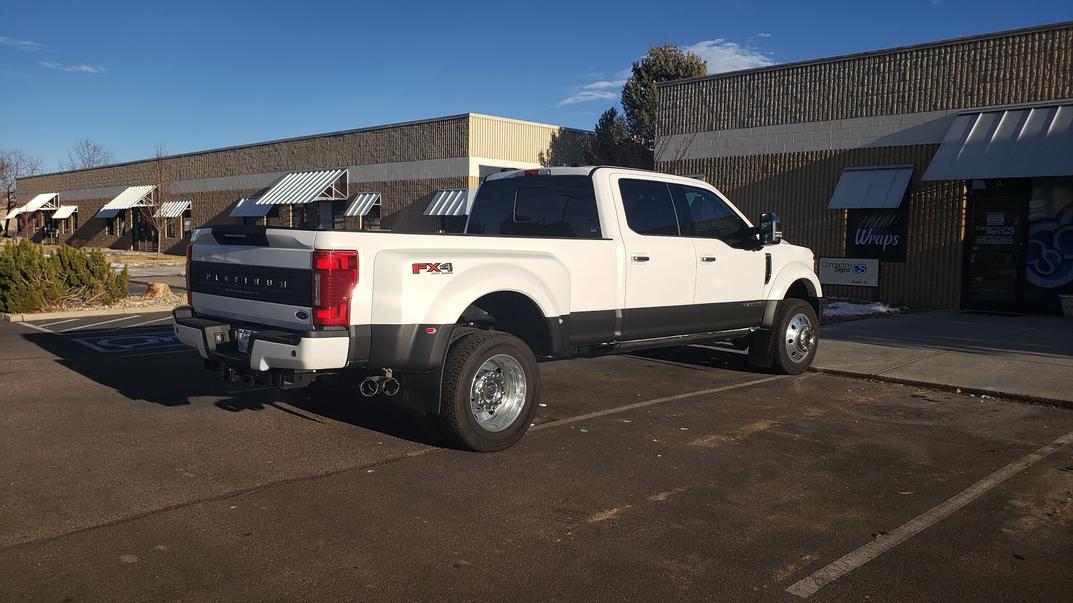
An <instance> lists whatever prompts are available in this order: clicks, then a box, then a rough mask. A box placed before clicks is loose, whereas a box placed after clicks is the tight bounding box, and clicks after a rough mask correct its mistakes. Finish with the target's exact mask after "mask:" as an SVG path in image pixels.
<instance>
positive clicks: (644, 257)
mask: <svg viewBox="0 0 1073 603" xmlns="http://www.w3.org/2000/svg"><path fill="white" fill-rule="evenodd" d="M630 259H631V260H633V261H635V262H647V261H648V260H649V259H650V258H649V257H648V256H647V255H635V256H631V257H630Z"/></svg>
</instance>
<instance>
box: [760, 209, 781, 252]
mask: <svg viewBox="0 0 1073 603" xmlns="http://www.w3.org/2000/svg"><path fill="white" fill-rule="evenodd" d="M781 242H782V220H780V219H779V214H777V213H775V212H773V211H769V212H766V213H765V214H764V215H762V216H760V244H761V245H778V244H779V243H781Z"/></svg>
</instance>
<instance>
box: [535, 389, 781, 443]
mask: <svg viewBox="0 0 1073 603" xmlns="http://www.w3.org/2000/svg"><path fill="white" fill-rule="evenodd" d="M785 378H786V375H775V376H772V377H764V378H763V379H753V380H752V381H745V382H743V383H735V384H734V385H724V386H722V387H712V388H709V389H701V390H697V391H693V392H685V393H684V394H675V395H673V396H664V397H662V398H653V399H651V400H642V401H641V402H634V403H633V404H626V405H624V406H616V407H614V408H608V409H604V410H598V411H596V412H590V413H587V414H584V415H578V416H576V417H567V418H565V419H559V420H558V421H552V422H550V423H541V424H540V425H534V426H533V427H530V428H529V431H541V430H544V429H550V428H552V427H555V426H556V425H567V424H570V423H577V422H578V421H588V420H589V419H595V418H598V417H606V416H607V415H614V414H618V413H620V412H626V411H629V410H636V409H638V408H644V407H646V406H652V405H654V404H662V403H664V402H673V401H674V400H682V399H685V398H695V397H697V396H707V395H709V394H718V393H719V392H726V391H730V390H732V389H740V388H743V387H749V386H750V385H760V384H761V383H767V382H769V381H775V380H777V379H785Z"/></svg>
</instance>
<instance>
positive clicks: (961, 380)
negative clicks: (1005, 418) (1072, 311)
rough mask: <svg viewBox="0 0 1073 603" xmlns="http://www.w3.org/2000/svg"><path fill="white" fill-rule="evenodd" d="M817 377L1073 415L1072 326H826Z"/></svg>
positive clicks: (923, 319) (964, 322) (1031, 321)
mask: <svg viewBox="0 0 1073 603" xmlns="http://www.w3.org/2000/svg"><path fill="white" fill-rule="evenodd" d="M813 366H814V367H815V368H816V369H818V370H820V371H824V372H831V373H840V374H846V375H854V376H862V377H872V378H877V379H885V380H890V381H899V382H904V383H917V384H922V385H932V386H939V387H946V388H960V389H962V390H963V391H966V392H969V393H981V394H991V395H995V396H1002V397H1007V398H1013V399H1021V400H1029V401H1036V402H1047V403H1052V404H1057V405H1061V406H1067V407H1070V408H1073V320H1067V319H1063V318H1059V317H1050V316H996V315H989V314H973V313H966V312H959V311H955V310H942V311H936V312H923V313H920V314H906V315H901V316H888V317H879V318H872V319H867V320H859V321H854V322H845V323H839V324H834V325H829V326H825V327H823V328H822V331H821V340H820V350H819V353H818V354H817V357H816V361H815V362H814V364H813Z"/></svg>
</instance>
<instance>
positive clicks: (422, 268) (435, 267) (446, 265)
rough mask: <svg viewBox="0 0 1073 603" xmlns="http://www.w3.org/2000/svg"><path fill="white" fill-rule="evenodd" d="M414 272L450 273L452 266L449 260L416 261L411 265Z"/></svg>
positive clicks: (452, 269)
mask: <svg viewBox="0 0 1073 603" xmlns="http://www.w3.org/2000/svg"><path fill="white" fill-rule="evenodd" d="M412 269H413V273H414V274H421V273H422V272H424V273H426V274H451V273H452V272H453V271H454V266H452V265H451V262H417V263H415V264H414V265H413V267H412Z"/></svg>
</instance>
